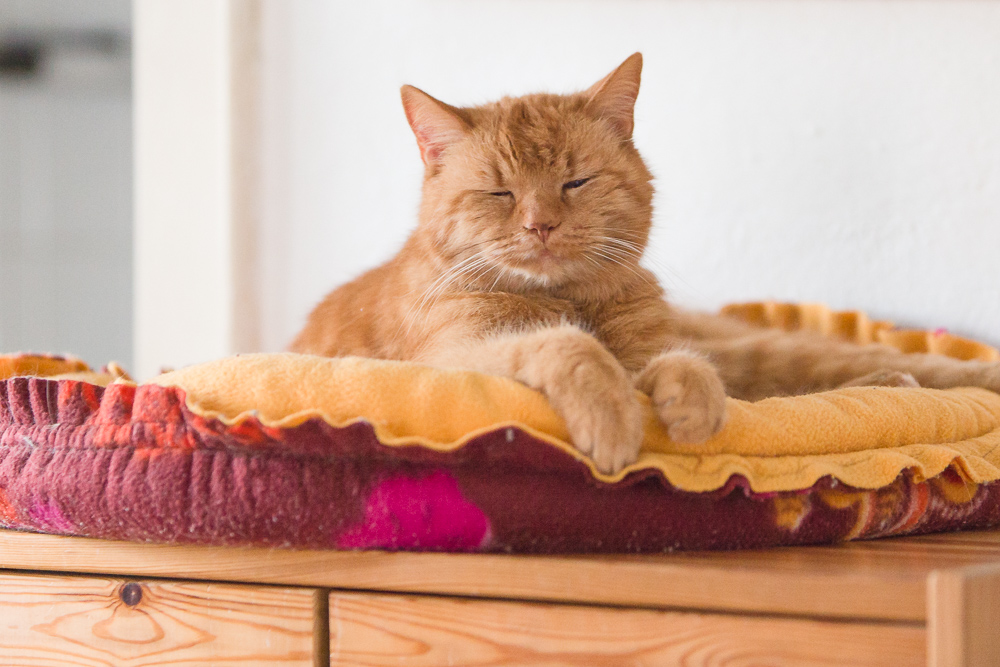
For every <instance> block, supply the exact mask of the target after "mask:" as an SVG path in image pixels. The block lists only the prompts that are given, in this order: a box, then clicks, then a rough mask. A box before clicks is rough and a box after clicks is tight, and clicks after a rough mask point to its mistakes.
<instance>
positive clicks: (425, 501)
mask: <svg viewBox="0 0 1000 667" xmlns="http://www.w3.org/2000/svg"><path fill="white" fill-rule="evenodd" d="M491 538H492V531H491V530H490V522H489V519H487V518H486V515H485V514H484V513H483V511H482V510H480V509H479V507H477V506H476V505H475V504H473V503H471V502H469V501H468V500H467V499H466V498H465V496H464V495H462V490H461V489H460V488H459V487H458V482H457V481H456V480H455V478H454V477H452V476H451V475H449V474H448V473H446V472H444V471H441V470H439V471H437V472H434V473H431V474H430V475H428V476H426V477H420V478H412V477H404V476H400V477H390V478H389V479H386V480H383V481H382V482H380V483H379V484H378V485H377V486H376V487H375V488H374V489H373V490H372V492H371V494H370V495H369V496H368V500H367V501H366V503H365V518H364V520H363V521H362V523H361V525H359V526H355V527H354V528H351V529H349V530H347V531H346V532H344V533H343V534H342V535H341V536H340V539H339V540H338V541H337V546H338V547H339V548H341V549H389V550H410V549H421V550H429V551H435V550H440V551H479V550H481V549H483V548H484V547H486V546H487V545H488V544H489V542H490V540H491Z"/></svg>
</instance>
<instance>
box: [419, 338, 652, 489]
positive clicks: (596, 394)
mask: <svg viewBox="0 0 1000 667" xmlns="http://www.w3.org/2000/svg"><path fill="white" fill-rule="evenodd" d="M422 360H423V361H427V362H428V363H432V364H435V365H440V366H448V367H453V368H467V369H470V370H477V371H481V372H484V373H490V374H493V375H503V376H507V377H510V378H513V379H515V380H517V381H519V382H522V383H524V384H526V385H527V386H529V387H531V388H532V389H537V390H539V391H541V392H542V393H544V394H545V395H546V397H547V398H548V399H549V402H550V403H552V406H553V407H554V408H555V410H556V412H558V413H559V414H560V415H561V416H562V417H563V419H565V420H566V426H567V428H568V429H569V433H570V437H571V439H572V440H573V444H574V445H575V446H576V448H577V449H579V450H580V451H581V452H583V453H584V454H587V455H589V456H590V457H591V458H592V459H593V461H594V463H595V464H596V465H597V467H598V469H600V470H601V471H603V472H606V473H613V472H617V471H618V470H621V469H622V468H623V467H625V466H626V465H628V464H629V463H632V462H634V461H635V460H636V458H637V457H638V455H639V446H640V445H641V444H642V434H643V423H642V412H641V407H640V404H639V401H638V399H637V398H636V396H635V392H634V389H633V387H632V383H631V381H630V378H629V376H628V373H626V371H625V369H624V368H623V367H622V366H621V364H619V363H618V361H617V360H616V359H615V358H614V356H613V355H612V354H611V353H610V352H609V351H608V350H607V349H606V348H605V347H604V346H603V345H601V343H600V342H598V340H597V339H596V338H594V337H593V336H591V335H589V334H587V333H584V332H583V331H581V330H580V329H579V328H577V327H575V326H571V325H562V326H554V327H546V328H542V329H537V330H534V331H528V332H524V333H513V334H503V335H497V336H491V337H488V338H483V339H476V340H469V339H468V338H464V340H461V342H458V343H457V344H444V345H439V346H438V347H437V349H436V351H433V352H431V353H430V354H428V355H427V356H425V357H424V358H423V359H422Z"/></svg>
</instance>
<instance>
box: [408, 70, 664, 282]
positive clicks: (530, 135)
mask: <svg viewBox="0 0 1000 667" xmlns="http://www.w3.org/2000/svg"><path fill="white" fill-rule="evenodd" d="M641 70H642V56H641V55H640V54H638V53H636V54H634V55H632V56H630V57H629V58H628V59H627V60H626V61H625V62H624V63H622V64H621V65H620V66H619V67H618V68H617V69H616V70H615V71H613V72H612V73H611V74H609V75H608V76H606V77H604V78H603V79H601V80H600V81H598V82H597V83H596V84H594V86H592V87H591V88H589V89H588V90H586V91H584V92H582V93H575V94H571V95H548V94H537V95H526V96H524V97H508V98H504V99H501V100H500V101H499V102H494V103H492V104H486V105H483V106H478V107H469V108H456V107H452V106H449V105H447V104H445V103H443V102H440V101H438V100H436V99H434V98H433V97H431V96H429V95H427V94H426V93H424V92H422V91H420V90H418V89H417V88H413V87H412V86H404V87H403V89H402V97H403V107H404V109H405V111H406V117H407V119H408V120H409V122H410V127H411V128H412V129H413V132H414V134H415V135H416V137H417V143H418V145H419V147H420V155H421V157H422V159H423V161H424V164H425V166H426V172H425V178H424V190H423V202H422V205H421V222H420V227H419V228H418V234H420V235H422V237H423V238H424V239H426V241H427V242H429V244H430V246H431V247H432V248H433V249H434V250H435V251H436V252H437V254H438V256H439V257H440V258H443V259H444V260H445V261H446V263H447V264H448V266H449V269H450V270H452V271H454V272H455V278H456V280H458V281H461V282H464V283H466V284H470V285H472V284H480V285H481V284H484V283H485V284H486V285H493V286H502V287H504V288H506V289H517V288H518V287H535V288H538V287H541V288H560V287H567V286H570V287H572V286H580V285H586V284H600V285H603V286H605V287H608V286H611V285H612V284H618V283H621V282H623V281H624V280H625V279H626V277H627V275H628V272H629V269H632V270H633V273H634V268H635V266H636V264H637V263H638V261H639V258H640V256H641V254H642V251H643V250H644V248H645V246H646V242H647V238H648V233H649V227H650V219H651V214H652V206H651V203H652V196H653V187H652V185H651V183H650V181H651V180H652V176H651V175H650V173H649V170H648V169H647V168H646V165H645V164H644V163H643V161H642V158H641V157H640V156H639V153H638V152H637V151H636V149H635V147H634V146H633V145H632V127H633V108H634V106H635V100H636V96H637V95H638V93H639V77H640V73H641ZM622 265H625V267H623V266H622ZM595 281H597V282H596V283H595Z"/></svg>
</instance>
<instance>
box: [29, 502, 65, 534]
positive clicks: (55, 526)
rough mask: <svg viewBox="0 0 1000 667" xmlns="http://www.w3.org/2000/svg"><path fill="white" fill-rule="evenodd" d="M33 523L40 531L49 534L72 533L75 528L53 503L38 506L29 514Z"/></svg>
mask: <svg viewBox="0 0 1000 667" xmlns="http://www.w3.org/2000/svg"><path fill="white" fill-rule="evenodd" d="M28 516H29V517H31V521H32V522H33V523H34V524H35V526H36V527H37V528H39V529H40V530H44V531H47V532H49V533H71V532H73V529H74V528H75V526H74V525H73V524H72V522H70V520H69V519H67V518H66V517H65V516H63V513H62V512H61V511H60V510H59V508H58V507H56V506H55V505H54V504H52V503H45V504H44V505H37V506H35V507H34V508H32V509H31V511H29V512H28Z"/></svg>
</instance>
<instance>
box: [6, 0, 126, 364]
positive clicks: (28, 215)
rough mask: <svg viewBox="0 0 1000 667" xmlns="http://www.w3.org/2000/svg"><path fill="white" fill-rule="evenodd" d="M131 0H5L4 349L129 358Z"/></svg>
mask: <svg viewBox="0 0 1000 667" xmlns="http://www.w3.org/2000/svg"><path fill="white" fill-rule="evenodd" d="M131 84H132V71H131V3H130V2H129V0H0V352H13V351H18V350H34V351H46V352H73V353H75V354H76V355H78V356H82V357H84V358H86V359H87V360H88V361H90V362H91V363H96V364H98V365H102V364H104V363H106V362H107V361H109V360H111V359H119V360H121V363H123V364H127V365H131V363H132V85H131Z"/></svg>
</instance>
